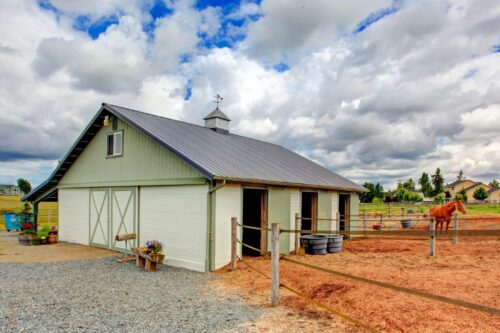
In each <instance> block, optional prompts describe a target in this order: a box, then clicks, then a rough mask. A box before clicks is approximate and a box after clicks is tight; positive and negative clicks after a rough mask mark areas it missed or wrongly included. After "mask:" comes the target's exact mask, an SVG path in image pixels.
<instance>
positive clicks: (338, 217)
mask: <svg viewBox="0 0 500 333" xmlns="http://www.w3.org/2000/svg"><path fill="white" fill-rule="evenodd" d="M337 230H340V212H339V211H337Z"/></svg>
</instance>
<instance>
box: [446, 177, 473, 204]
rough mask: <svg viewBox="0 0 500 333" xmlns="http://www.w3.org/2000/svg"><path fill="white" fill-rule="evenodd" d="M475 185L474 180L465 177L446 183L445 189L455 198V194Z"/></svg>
mask: <svg viewBox="0 0 500 333" xmlns="http://www.w3.org/2000/svg"><path fill="white" fill-rule="evenodd" d="M475 185H476V182H475V181H472V180H470V179H463V180H457V181H454V182H453V183H451V184H448V185H446V188H445V190H446V191H448V192H449V193H450V197H451V198H452V199H453V198H454V197H455V195H457V194H458V193H459V192H460V191H462V190H464V189H466V188H469V187H471V186H475ZM471 198H472V197H471Z"/></svg>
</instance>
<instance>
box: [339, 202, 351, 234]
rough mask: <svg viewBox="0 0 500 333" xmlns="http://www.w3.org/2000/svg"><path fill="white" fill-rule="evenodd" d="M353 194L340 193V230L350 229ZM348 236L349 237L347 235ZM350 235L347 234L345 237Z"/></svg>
mask: <svg viewBox="0 0 500 333" xmlns="http://www.w3.org/2000/svg"><path fill="white" fill-rule="evenodd" d="M350 200H351V196H350V195H349V194H340V195H339V214H340V221H339V230H349V226H350V221H349V218H350V216H349V215H350V211H351V203H350ZM346 236H347V237H346ZM348 237H349V235H345V236H344V238H348Z"/></svg>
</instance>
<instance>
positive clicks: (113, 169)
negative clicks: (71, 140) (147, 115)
mask: <svg viewBox="0 0 500 333" xmlns="http://www.w3.org/2000/svg"><path fill="white" fill-rule="evenodd" d="M117 131H123V156H121V157H112V158H106V135H107V134H108V133H112V132H115V131H113V130H112V128H111V126H110V127H108V128H104V127H103V128H101V129H100V130H99V132H98V133H97V135H96V136H95V137H94V138H93V139H92V141H91V142H90V143H89V145H88V146H87V148H85V150H84V151H83V152H82V153H81V155H80V156H79V157H78V159H77V160H76V161H75V163H74V164H73V165H72V166H71V168H70V169H69V170H68V171H67V173H66V175H65V176H64V177H63V178H62V180H61V182H60V185H61V186H62V187H64V186H65V185H66V186H78V185H82V184H87V185H89V186H90V185H91V186H98V185H99V184H111V183H113V184H114V185H115V186H116V185H126V184H132V183H133V184H137V183H141V182H144V183H148V182H149V183H151V182H152V181H154V182H153V183H151V185H155V184H154V183H156V182H158V181H159V180H163V181H164V182H167V181H168V180H170V181H172V180H177V181H178V182H179V183H183V184H184V183H189V182H190V181H193V180H195V181H196V182H203V176H202V175H201V174H200V173H199V172H198V171H197V170H195V169H194V168H193V167H192V166H190V165H188V164H187V163H186V162H184V161H182V160H181V159H179V158H178V157H177V156H175V155H174V154H173V153H171V152H169V151H168V150H167V149H165V148H164V147H162V146H160V145H159V144H157V143H156V142H154V141H153V140H152V139H151V138H150V137H148V136H146V135H145V134H143V133H142V132H140V131H138V130H137V129H135V128H133V127H131V126H129V125H128V124H127V123H125V122H123V121H121V120H118V129H117ZM167 183H168V182H167ZM174 183H175V182H174ZM148 185H149V184H148Z"/></svg>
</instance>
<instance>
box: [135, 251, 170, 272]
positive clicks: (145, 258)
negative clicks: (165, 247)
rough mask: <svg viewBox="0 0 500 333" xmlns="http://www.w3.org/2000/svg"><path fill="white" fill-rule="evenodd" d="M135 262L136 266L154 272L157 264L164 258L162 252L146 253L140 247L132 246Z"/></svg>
mask: <svg viewBox="0 0 500 333" xmlns="http://www.w3.org/2000/svg"><path fill="white" fill-rule="evenodd" d="M133 251H134V253H135V264H136V265H137V267H144V269H145V270H146V272H156V269H157V266H158V264H161V263H162V262H163V260H164V259H165V255H164V254H153V255H151V254H146V253H145V252H143V251H141V249H140V248H138V247H134V250H133Z"/></svg>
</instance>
